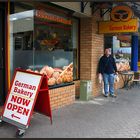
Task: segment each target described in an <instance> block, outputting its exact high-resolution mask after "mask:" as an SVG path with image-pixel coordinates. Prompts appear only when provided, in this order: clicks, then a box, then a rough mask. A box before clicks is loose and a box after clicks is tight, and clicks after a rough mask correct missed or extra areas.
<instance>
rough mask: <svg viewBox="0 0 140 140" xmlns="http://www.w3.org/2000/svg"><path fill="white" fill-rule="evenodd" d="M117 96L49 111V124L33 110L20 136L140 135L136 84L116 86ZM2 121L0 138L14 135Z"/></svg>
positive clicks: (130, 136) (10, 127) (139, 109)
mask: <svg viewBox="0 0 140 140" xmlns="http://www.w3.org/2000/svg"><path fill="white" fill-rule="evenodd" d="M117 93H118V97H117V98H112V97H108V98H105V97H103V96H99V97H96V98H94V99H93V100H90V101H87V102H84V101H78V100H76V101H75V103H74V104H73V105H69V106H67V107H63V108H61V109H58V110H55V111H53V124H52V125H51V124H50V120H49V119H48V118H47V117H46V116H44V115H41V114H38V113H35V114H34V116H33V118H32V120H31V125H30V127H29V128H28V130H27V131H26V133H25V135H24V137H23V138H140V88H139V89H138V88H133V89H130V90H126V89H119V90H117ZM15 132H16V127H14V126H11V125H9V124H7V123H5V124H4V125H3V126H1V128H0V138H13V137H15Z"/></svg>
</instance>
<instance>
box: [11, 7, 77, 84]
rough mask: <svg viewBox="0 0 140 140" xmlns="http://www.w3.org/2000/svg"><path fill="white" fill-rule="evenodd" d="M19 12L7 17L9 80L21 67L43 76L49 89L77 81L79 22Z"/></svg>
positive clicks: (40, 13)
mask: <svg viewBox="0 0 140 140" xmlns="http://www.w3.org/2000/svg"><path fill="white" fill-rule="evenodd" d="M15 9H16V7H15ZM18 10H19V7H18V8H17V11H18ZM15 11H16V10H15ZM19 11H22V12H19V13H15V14H11V15H10V27H11V32H10V44H11V46H10V49H11V51H10V58H11V59H10V60H11V62H10V70H11V77H12V76H13V73H14V70H15V69H16V68H18V67H20V68H22V69H25V70H29V71H34V72H39V73H46V75H48V77H49V80H50V81H49V82H50V85H56V84H57V85H59V84H63V83H68V82H72V81H73V80H76V79H78V78H79V69H78V68H79V66H78V65H79V60H78V45H79V44H78V40H79V38H78V37H79V35H78V29H79V20H78V19H75V18H72V17H71V18H69V17H68V18H67V17H61V16H59V15H54V14H52V13H48V12H46V11H43V10H41V11H39V10H29V11H23V10H19ZM37 12H39V13H37ZM37 14H38V15H37ZM58 77H61V78H58Z"/></svg>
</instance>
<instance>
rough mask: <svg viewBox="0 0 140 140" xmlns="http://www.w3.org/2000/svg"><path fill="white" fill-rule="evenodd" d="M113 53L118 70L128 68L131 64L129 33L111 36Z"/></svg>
mask: <svg viewBox="0 0 140 140" xmlns="http://www.w3.org/2000/svg"><path fill="white" fill-rule="evenodd" d="M113 55H114V57H115V59H116V63H117V69H118V71H127V70H130V65H131V35H118V36H113Z"/></svg>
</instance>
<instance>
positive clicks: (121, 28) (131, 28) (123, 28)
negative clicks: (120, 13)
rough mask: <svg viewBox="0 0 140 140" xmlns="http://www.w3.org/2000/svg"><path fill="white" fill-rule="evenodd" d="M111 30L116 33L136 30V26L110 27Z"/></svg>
mask: <svg viewBox="0 0 140 140" xmlns="http://www.w3.org/2000/svg"><path fill="white" fill-rule="evenodd" d="M109 30H111V31H114V30H133V31H135V30H136V26H134V25H133V26H131V25H123V26H112V25H110V26H109Z"/></svg>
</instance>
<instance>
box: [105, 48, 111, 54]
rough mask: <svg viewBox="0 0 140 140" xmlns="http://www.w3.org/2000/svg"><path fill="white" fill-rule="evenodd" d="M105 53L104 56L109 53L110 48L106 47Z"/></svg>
mask: <svg viewBox="0 0 140 140" xmlns="http://www.w3.org/2000/svg"><path fill="white" fill-rule="evenodd" d="M105 55H106V56H109V55H111V48H106V49H105Z"/></svg>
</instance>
